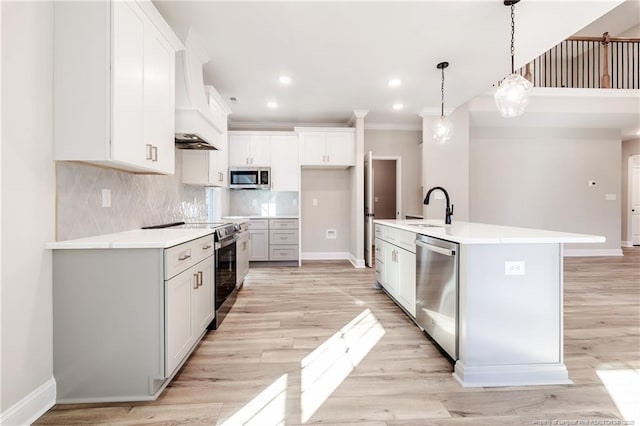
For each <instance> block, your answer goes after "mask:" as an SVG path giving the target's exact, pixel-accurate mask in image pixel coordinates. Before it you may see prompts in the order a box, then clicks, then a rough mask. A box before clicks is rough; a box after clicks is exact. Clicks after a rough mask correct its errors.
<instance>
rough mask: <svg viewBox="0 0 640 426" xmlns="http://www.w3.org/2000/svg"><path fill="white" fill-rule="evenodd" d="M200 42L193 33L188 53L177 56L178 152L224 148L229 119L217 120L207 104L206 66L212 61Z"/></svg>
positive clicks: (187, 39) (183, 52) (176, 132)
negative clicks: (222, 146) (203, 71)
mask: <svg viewBox="0 0 640 426" xmlns="http://www.w3.org/2000/svg"><path fill="white" fill-rule="evenodd" d="M197 40H198V39H197V38H196V37H195V36H194V34H193V32H192V31H191V30H189V32H188V33H187V37H186V40H185V42H184V45H185V50H183V51H181V52H177V53H176V129H175V141H176V148H181V149H198V150H215V149H219V147H220V146H221V143H222V137H223V134H224V133H225V132H226V130H227V129H226V127H227V119H226V114H223V115H224V117H223V118H222V117H219V114H218V116H216V115H215V114H214V113H213V112H212V110H211V107H210V105H209V102H207V91H206V90H205V87H204V81H203V78H202V65H203V64H205V63H207V62H208V61H209V59H208V58H207V57H206V56H205V55H204V50H203V49H202V48H201V47H200V44H199V43H198V41H197ZM225 107H226V106H225ZM229 112H230V111H226V113H227V114H228V113H229Z"/></svg>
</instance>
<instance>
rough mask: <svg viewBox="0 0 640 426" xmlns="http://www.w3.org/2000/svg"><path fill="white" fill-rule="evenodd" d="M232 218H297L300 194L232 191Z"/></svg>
mask: <svg viewBox="0 0 640 426" xmlns="http://www.w3.org/2000/svg"><path fill="white" fill-rule="evenodd" d="M229 214H230V215H231V216H297V215H298V193H297V192H295V191H261V190H237V191H230V200H229Z"/></svg>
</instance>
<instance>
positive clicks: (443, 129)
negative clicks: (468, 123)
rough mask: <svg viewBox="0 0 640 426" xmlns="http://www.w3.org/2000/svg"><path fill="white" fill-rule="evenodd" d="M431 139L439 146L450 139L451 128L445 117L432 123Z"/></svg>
mask: <svg viewBox="0 0 640 426" xmlns="http://www.w3.org/2000/svg"><path fill="white" fill-rule="evenodd" d="M432 131H433V138H434V139H435V140H436V142H438V143H439V144H441V145H442V144H444V143H446V142H447V141H448V140H449V139H451V134H452V133H453V126H452V125H451V122H450V121H449V119H448V118H447V117H445V116H441V117H438V119H437V120H436V121H434V122H433V127H432Z"/></svg>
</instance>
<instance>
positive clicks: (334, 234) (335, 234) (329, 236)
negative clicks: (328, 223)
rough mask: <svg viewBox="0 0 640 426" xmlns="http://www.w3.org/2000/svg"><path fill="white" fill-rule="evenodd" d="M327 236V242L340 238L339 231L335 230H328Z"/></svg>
mask: <svg viewBox="0 0 640 426" xmlns="http://www.w3.org/2000/svg"><path fill="white" fill-rule="evenodd" d="M325 235H326V237H327V240H335V239H336V238H338V231H336V230H335V229H327V232H326V234H325Z"/></svg>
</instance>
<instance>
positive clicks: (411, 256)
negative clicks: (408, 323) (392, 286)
mask: <svg viewBox="0 0 640 426" xmlns="http://www.w3.org/2000/svg"><path fill="white" fill-rule="evenodd" d="M396 259H397V262H396V265H397V266H398V269H397V277H398V290H397V295H398V297H397V299H398V301H399V302H400V304H402V306H403V307H404V308H405V309H406V310H407V311H408V312H409V313H410V314H411V315H413V316H414V317H415V316H416V254H415V253H411V252H410V251H408V250H405V249H402V248H398V249H396Z"/></svg>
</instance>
